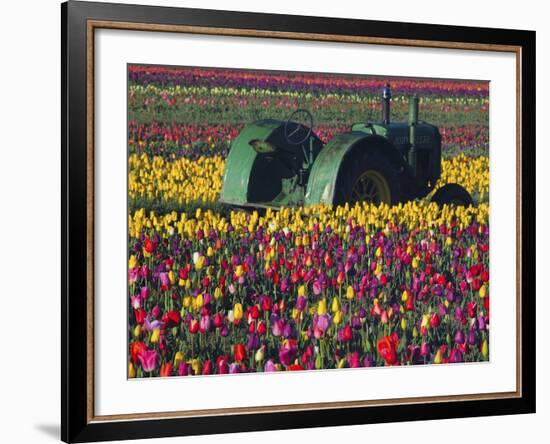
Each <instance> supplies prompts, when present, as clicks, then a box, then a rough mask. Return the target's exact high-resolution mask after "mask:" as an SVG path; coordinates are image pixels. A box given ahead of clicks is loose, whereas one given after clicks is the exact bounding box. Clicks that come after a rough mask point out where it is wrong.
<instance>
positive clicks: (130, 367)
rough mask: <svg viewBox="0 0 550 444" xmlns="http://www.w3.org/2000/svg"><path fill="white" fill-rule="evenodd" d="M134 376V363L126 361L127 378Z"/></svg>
mask: <svg viewBox="0 0 550 444" xmlns="http://www.w3.org/2000/svg"><path fill="white" fill-rule="evenodd" d="M135 377H136V369H135V368H134V364H132V363H131V362H128V378H135Z"/></svg>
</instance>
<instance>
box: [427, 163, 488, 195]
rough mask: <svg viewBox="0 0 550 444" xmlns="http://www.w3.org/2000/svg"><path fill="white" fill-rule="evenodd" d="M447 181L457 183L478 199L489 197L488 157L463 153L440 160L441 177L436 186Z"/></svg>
mask: <svg viewBox="0 0 550 444" xmlns="http://www.w3.org/2000/svg"><path fill="white" fill-rule="evenodd" d="M447 183H458V184H460V185H462V186H463V187H464V188H466V189H467V190H468V192H469V193H470V194H472V195H476V194H477V195H479V200H481V201H484V200H488V198H489V158H488V157H487V156H479V157H469V156H465V155H464V154H460V155H459V156H456V157H453V158H451V159H445V160H443V162H442V168H441V178H440V179H439V181H438V183H437V187H441V186H443V185H445V184H447Z"/></svg>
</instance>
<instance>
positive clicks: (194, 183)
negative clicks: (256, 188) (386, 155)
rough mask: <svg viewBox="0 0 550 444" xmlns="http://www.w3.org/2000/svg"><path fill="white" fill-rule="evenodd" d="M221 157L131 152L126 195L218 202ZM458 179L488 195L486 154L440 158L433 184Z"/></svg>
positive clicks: (145, 200) (176, 202) (172, 202)
mask: <svg viewBox="0 0 550 444" xmlns="http://www.w3.org/2000/svg"><path fill="white" fill-rule="evenodd" d="M224 164H225V162H224V160H223V159H222V158H221V157H219V156H214V157H198V158H196V159H192V158H187V157H179V158H176V159H174V160H165V159H164V158H163V157H161V156H154V157H151V156H148V155H147V154H145V153H142V154H141V155H138V154H131V155H130V156H129V159H128V168H129V174H128V195H129V197H130V200H135V201H139V202H141V203H142V204H143V205H147V206H149V207H150V206H151V204H152V203H153V204H157V205H161V206H162V205H164V206H165V207H166V208H171V207H178V206H180V207H183V206H185V205H187V204H192V203H195V202H200V203H203V204H212V203H215V202H217V200H218V199H219V194H220V191H221V187H222V180H223V173H224ZM446 183H459V184H461V185H462V186H464V187H465V188H466V189H467V190H468V191H469V192H470V194H472V195H473V196H474V197H475V198H476V200H478V201H481V202H483V201H487V200H488V198H489V158H488V157H485V156H479V157H476V158H471V157H467V156H464V155H460V156H455V157H452V158H449V159H447V160H443V162H442V175H441V179H440V180H439V182H438V183H437V186H436V188H438V187H440V186H442V185H444V184H446Z"/></svg>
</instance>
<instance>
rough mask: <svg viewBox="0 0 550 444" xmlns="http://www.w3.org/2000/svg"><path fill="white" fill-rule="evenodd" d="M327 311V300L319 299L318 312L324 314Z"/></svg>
mask: <svg viewBox="0 0 550 444" xmlns="http://www.w3.org/2000/svg"><path fill="white" fill-rule="evenodd" d="M326 312H327V301H326V300H325V299H324V298H323V299H321V300H320V301H319V304H318V305H317V314H318V315H324V314H326Z"/></svg>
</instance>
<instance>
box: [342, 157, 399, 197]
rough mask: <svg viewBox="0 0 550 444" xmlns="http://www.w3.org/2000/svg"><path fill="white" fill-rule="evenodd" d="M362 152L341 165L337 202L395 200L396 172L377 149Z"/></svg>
mask: <svg viewBox="0 0 550 444" xmlns="http://www.w3.org/2000/svg"><path fill="white" fill-rule="evenodd" d="M362 154H363V155H362V156H361V157H359V158H353V159H348V161H347V162H345V163H344V165H343V166H344V168H343V169H342V171H340V176H341V177H340V180H339V183H338V186H337V193H336V196H337V202H336V203H338V204H343V203H346V202H348V203H349V204H351V205H353V204H355V203H356V202H369V203H373V204H376V205H378V204H380V203H386V204H388V205H393V204H395V203H398V202H399V195H400V194H399V180H398V172H397V171H396V170H395V168H393V166H392V165H391V164H390V163H389V162H388V160H387V159H386V158H385V157H384V156H382V155H380V153H378V152H377V151H371V152H368V153H362Z"/></svg>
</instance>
